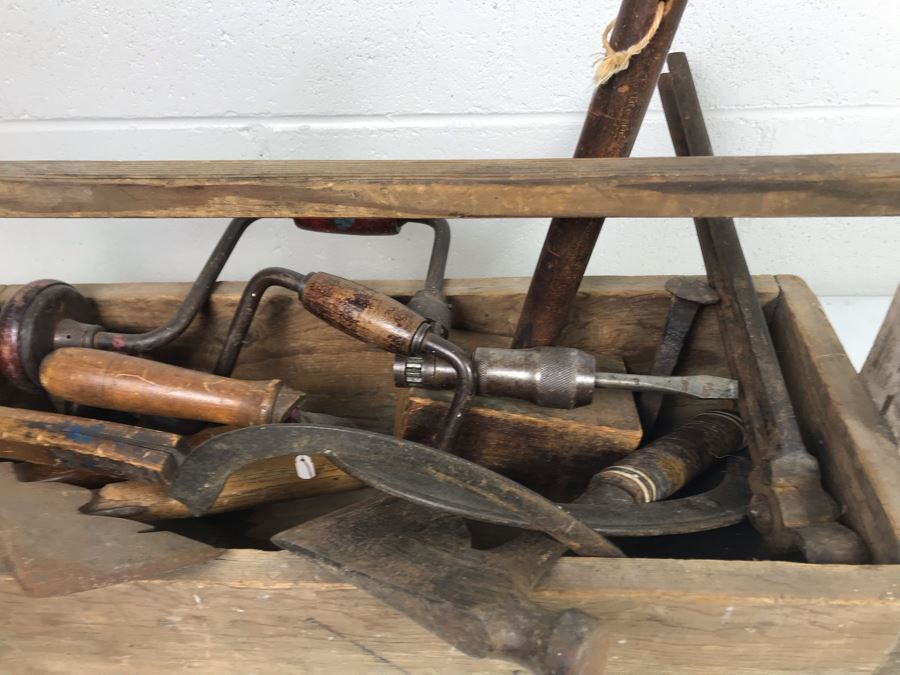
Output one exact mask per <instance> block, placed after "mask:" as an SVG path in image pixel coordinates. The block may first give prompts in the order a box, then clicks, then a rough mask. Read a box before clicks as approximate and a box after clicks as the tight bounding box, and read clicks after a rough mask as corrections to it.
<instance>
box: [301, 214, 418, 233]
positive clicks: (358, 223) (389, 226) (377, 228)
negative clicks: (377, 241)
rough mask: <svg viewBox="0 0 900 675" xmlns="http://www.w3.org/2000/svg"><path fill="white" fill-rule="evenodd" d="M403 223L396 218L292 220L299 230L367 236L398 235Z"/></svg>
mask: <svg viewBox="0 0 900 675" xmlns="http://www.w3.org/2000/svg"><path fill="white" fill-rule="evenodd" d="M403 223H404V221H402V220H398V219H396V218H294V225H296V226H297V227H299V228H300V229H301V230H311V231H313V232H323V233H325V234H361V235H367V236H373V235H374V236H382V235H391V234H400V228H402V227H403Z"/></svg>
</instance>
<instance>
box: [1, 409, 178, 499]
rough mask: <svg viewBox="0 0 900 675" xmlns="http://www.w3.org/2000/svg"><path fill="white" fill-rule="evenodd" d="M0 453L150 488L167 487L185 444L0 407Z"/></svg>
mask: <svg viewBox="0 0 900 675" xmlns="http://www.w3.org/2000/svg"><path fill="white" fill-rule="evenodd" d="M0 447H2V448H3V449H4V451H3V453H2V455H3V456H4V457H7V458H9V459H19V460H23V461H27V462H36V463H40V464H50V463H51V462H52V463H53V464H54V465H56V464H59V465H62V466H67V467H71V468H78V469H88V470H90V471H96V472H97V473H102V474H107V475H110V476H116V477H118V478H130V479H136V480H143V481H150V482H154V483H167V482H168V481H169V480H170V479H171V478H172V477H173V476H174V473H175V469H176V466H177V457H178V456H180V455H182V454H184V453H185V452H187V445H186V443H185V442H184V440H183V439H182V437H181V436H176V435H175V434H167V433H164V432H162V431H153V430H151V429H142V428H140V427H133V426H128V425H125V424H115V423H112V422H101V421H99V420H91V419H84V418H80V417H71V416H69V415H57V414H56V413H47V412H38V411H35V410H21V409H18V408H5V407H0ZM56 460H59V461H58V462H57V461H56Z"/></svg>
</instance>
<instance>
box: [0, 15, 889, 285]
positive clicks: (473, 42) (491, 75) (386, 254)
mask: <svg viewBox="0 0 900 675" xmlns="http://www.w3.org/2000/svg"><path fill="white" fill-rule="evenodd" d="M617 7H618V0H566V1H565V2H552V3H551V2H546V1H545V0H473V1H472V2H466V3H459V2H456V3H451V2H446V1H443V2H442V1H439V0H391V1H381V2H371V1H369V2H366V1H364V0H331V1H330V2H328V3H315V2H309V1H306V2H304V1H300V0H246V1H245V2H240V3H238V2H232V3H223V2H212V1H211V0H177V1H176V0H156V2H152V3H147V2H138V1H137V0H117V1H116V2H114V3H113V2H101V1H100V0H66V1H65V2H62V1H61V0H5V1H3V2H0V160H13V159H255V158H271V159H329V158H334V159H365V158H396V159H406V158H491V157H493V158H502V157H554V156H569V155H570V154H571V152H572V149H573V148H574V145H575V140H576V138H577V135H578V131H579V129H580V125H581V121H582V118H583V114H584V109H585V107H586V105H587V101H588V99H589V97H590V88H591V77H592V66H591V64H592V61H593V58H594V56H595V55H596V53H597V52H598V51H599V50H600V34H601V32H602V30H603V28H604V26H605V24H606V23H607V22H608V21H609V20H610V19H612V18H613V17H614V15H615V12H616V9H617ZM898 37H900V5H898V4H897V3H884V2H880V1H876V0H857V1H856V2H853V3H848V2H827V1H825V0H794V1H793V2H790V3H774V2H770V1H765V0H745V1H744V2H740V3H725V2H721V1H715V0H692V2H691V3H690V5H689V7H688V10H687V12H686V14H685V18H684V21H683V24H682V28H681V31H680V33H679V35H678V37H677V39H676V44H675V49H678V50H683V51H686V52H688V54H689V57H690V58H691V62H692V65H693V68H694V71H695V74H696V77H697V80H698V87H699V89H700V92H701V96H702V98H703V100H704V102H705V105H706V107H707V109H708V120H709V124H710V127H711V133H712V135H713V138H714V142H715V145H716V147H717V150H718V152H719V153H720V154H733V155H737V154H789V153H830V152H898V151H900V119H898V113H900V70H898V68H900V66H898V63H900V39H898ZM635 154H636V155H643V156H652V155H670V154H671V147H670V145H669V142H668V139H667V136H666V133H665V125H664V122H663V119H662V113H661V110H660V107H659V104H658V101H655V102H654V104H653V106H652V108H651V110H650V112H649V114H648V116H647V120H646V123H645V125H644V129H643V131H642V133H641V137H640V140H639V142H638V145H637V147H636V149H635ZM898 225H900V219H846V218H835V219H816V220H796V221H783V220H778V221H776V220H767V221H763V220H747V221H742V222H741V223H740V225H739V227H740V231H741V234H742V236H743V238H744V242H745V246H746V248H747V252H748V256H749V258H750V263H751V266H752V268H753V269H754V271H755V272H758V273H793V274H799V275H801V276H803V277H805V278H806V279H807V280H808V281H809V282H810V283H811V284H812V286H813V288H814V289H815V290H816V291H817V292H819V293H820V294H822V295H845V296H846V295H851V296H852V295H889V294H891V293H893V290H894V287H895V286H896V283H897V280H898V267H900V265H898V259H900V228H898V227H897V226H898ZM223 226H224V223H223V222H222V221H213V220H190V221H183V220H182V221H179V220H169V221H140V220H116V221H102V220H97V221H65V220H40V221H21V220H20V221H2V222H0V228H2V232H3V246H2V249H0V283H14V282H23V281H28V280H31V279H34V278H40V277H46V276H54V277H58V278H62V279H65V280H67V281H72V282H76V283H77V282H87V281H153V280H190V279H192V278H193V277H194V276H195V274H196V273H197V270H198V269H199V267H200V265H201V264H202V262H203V260H204V259H205V257H206V255H207V253H208V252H209V250H210V249H211V247H212V246H213V244H214V242H215V240H216V238H217V237H218V235H219V234H220V232H221V230H222V228H223ZM407 230H408V231H406V232H404V234H403V235H402V236H401V237H398V238H385V239H366V240H362V239H349V238H340V237H331V238H329V237H326V236H322V235H315V234H311V233H303V232H297V231H295V230H294V229H293V228H292V227H291V226H289V224H288V223H287V222H286V221H267V222H263V223H260V224H258V225H256V226H255V227H254V228H252V229H251V230H250V231H249V232H248V234H247V236H246V240H245V241H243V242H242V243H241V245H240V247H239V248H238V251H237V253H236V256H235V258H234V260H233V262H231V263H229V266H228V267H227V269H226V271H225V275H224V276H225V277H226V278H229V279H246V278H247V277H249V276H250V275H251V274H252V273H253V272H254V271H255V270H256V269H258V268H259V267H263V266H268V265H283V266H289V267H293V268H295V269H298V270H327V271H331V272H334V273H337V274H342V275H347V276H352V277H356V278H406V277H417V276H420V275H422V274H423V272H424V267H425V254H426V249H427V245H428V238H427V234H426V231H425V230H424V228H415V227H410V228H407ZM545 232H546V221H460V222H458V223H456V224H455V230H454V236H455V241H454V246H453V251H452V257H451V260H450V264H449V272H450V275H451V276H454V277H466V276H527V275H530V274H531V272H532V270H533V267H534V263H535V260H536V258H537V254H538V251H539V249H540V245H541V242H542V240H543V236H544V233H545ZM701 270H702V263H701V260H700V255H699V252H698V250H697V245H696V243H695V241H694V238H693V229H692V225H691V224H690V222H689V221H687V220H635V221H626V220H621V219H617V220H611V221H609V222H608V223H607V225H606V227H605V228H604V231H603V233H602V235H601V238H600V243H599V246H598V249H597V252H596V253H595V255H594V258H593V260H592V262H591V266H590V273H593V274H668V273H673V274H674V273H699V272H700V271H701Z"/></svg>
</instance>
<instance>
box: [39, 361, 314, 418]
mask: <svg viewBox="0 0 900 675" xmlns="http://www.w3.org/2000/svg"><path fill="white" fill-rule="evenodd" d="M40 377H41V384H42V385H43V387H44V388H45V389H46V390H47V391H48V392H49V393H50V394H52V395H53V396H58V397H59V398H62V399H65V400H66V401H71V402H73V403H80V404H82V405H90V406H94V407H97V408H106V409H110V410H120V411H122V412H130V413H135V414H141V415H161V416H165V417H178V418H182V419H192V420H201V421H204V422H215V423H218V424H231V425H235V426H250V425H253V424H268V423H271V422H280V421H281V419H282V418H283V417H284V415H285V413H287V411H288V410H289V409H290V408H291V406H293V405H294V404H295V403H296V402H297V401H298V400H299V399H300V398H301V396H302V394H300V393H299V392H297V391H294V390H292V389H290V388H289V387H287V386H285V385H284V383H282V382H281V380H262V381H249V380H236V379H234V378H230V377H221V376H218V375H211V374H209V373H201V372H198V371H195V370H189V369H187V368H180V367H178V366H172V365H168V364H164V363H157V362H156V361H149V360H147V359H141V358H138V357H136V356H129V355H127V354H118V353H115V352H106V351H100V350H97V349H82V348H76V347H72V348H64V349H57V350H55V351H53V352H51V353H50V354H49V355H48V356H47V357H46V358H45V359H44V361H43V363H41V373H40Z"/></svg>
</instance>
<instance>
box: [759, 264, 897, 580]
mask: <svg viewBox="0 0 900 675" xmlns="http://www.w3.org/2000/svg"><path fill="white" fill-rule="evenodd" d="M776 279H777V281H778V283H779V285H780V286H781V288H782V291H783V294H782V297H781V299H780V301H779V302H778V305H777V307H776V310H775V315H774V318H773V322H772V339H773V341H774V342H775V348H776V350H777V351H778V355H779V358H780V359H781V365H782V368H783V370H784V374H785V379H786V380H787V383H788V389H789V390H790V395H791V401H792V402H793V404H794V406H795V408H796V412H797V418H798V421H799V422H800V429H801V431H802V432H803V436H804V440H805V441H806V443H807V447H808V448H809V450H810V451H811V452H812V453H813V454H814V455H816V456H817V457H818V458H819V460H820V461H821V462H822V465H823V469H824V471H823V475H824V476H825V479H826V486H827V487H828V489H829V491H830V492H831V494H832V495H833V496H834V497H835V498H836V499H837V500H838V501H839V502H840V503H841V504H842V505H843V507H844V513H845V518H846V520H847V521H848V523H849V524H850V525H851V526H852V527H853V528H854V529H855V530H856V531H857V532H858V533H859V534H860V535H861V536H862V537H863V539H864V540H865V541H866V544H868V546H869V550H870V552H871V554H872V557H873V560H874V562H879V563H900V490H898V489H897V486H898V485H900V456H898V452H897V446H896V444H895V443H894V442H893V440H892V439H890V438H888V435H887V431H886V430H885V429H884V427H883V426H882V425H881V420H880V418H879V415H878V410H877V409H876V408H875V405H874V403H873V402H872V399H871V398H870V397H869V394H868V392H867V391H866V389H865V387H863V385H862V382H861V381H860V379H859V378H858V377H857V375H856V371H855V370H854V369H853V365H852V364H851V363H850V359H848V358H847V355H846V354H845V353H844V350H843V348H842V346H841V343H840V340H838V337H837V335H835V333H834V330H833V329H832V328H831V325H830V324H829V323H828V319H827V318H826V317H825V313H824V312H823V311H822V307H821V305H820V304H819V301H818V299H817V298H816V296H815V294H814V293H813V292H812V291H811V290H810V289H809V287H808V286H807V285H806V284H805V283H804V282H803V280H802V279H800V278H798V277H792V276H779V277H776ZM897 576H898V578H900V568H898V572H897Z"/></svg>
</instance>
